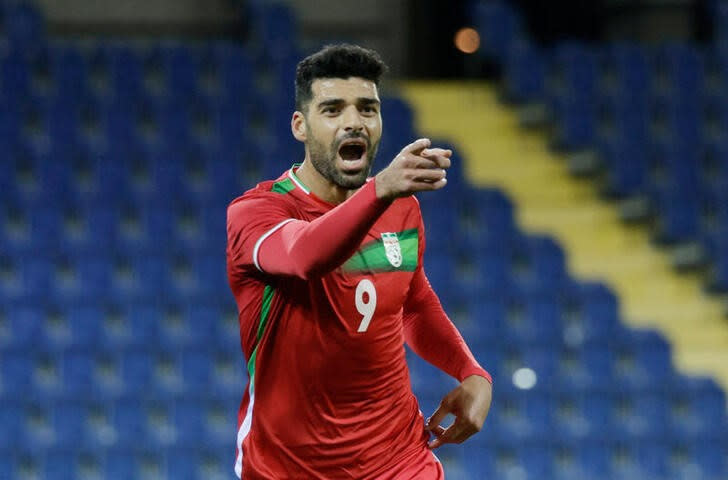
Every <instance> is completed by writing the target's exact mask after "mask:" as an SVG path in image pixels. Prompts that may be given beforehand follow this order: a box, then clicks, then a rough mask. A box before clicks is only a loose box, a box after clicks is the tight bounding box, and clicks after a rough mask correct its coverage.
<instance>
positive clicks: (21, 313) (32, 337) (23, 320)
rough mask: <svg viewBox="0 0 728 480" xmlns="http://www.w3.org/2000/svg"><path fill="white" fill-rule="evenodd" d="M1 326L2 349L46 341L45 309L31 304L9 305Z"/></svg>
mask: <svg viewBox="0 0 728 480" xmlns="http://www.w3.org/2000/svg"><path fill="white" fill-rule="evenodd" d="M2 318H3V322H2V326H1V327H0V349H2V348H29V347H33V346H34V345H35V346H40V345H43V343H44V333H45V332H44V325H43V323H44V320H45V316H44V311H43V309H42V307H40V306H35V305H31V304H20V305H12V304H11V305H7V306H5V309H4V312H3V316H2Z"/></svg>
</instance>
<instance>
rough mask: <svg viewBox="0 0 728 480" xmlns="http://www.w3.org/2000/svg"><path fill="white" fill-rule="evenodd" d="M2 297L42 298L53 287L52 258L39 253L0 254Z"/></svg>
mask: <svg viewBox="0 0 728 480" xmlns="http://www.w3.org/2000/svg"><path fill="white" fill-rule="evenodd" d="M0 269H1V270H2V271H3V275H2V277H0V298H2V299H4V300H5V301H29V300H31V299H36V298H41V297H42V296H43V295H45V294H46V293H47V292H48V291H49V290H50V288H51V283H50V279H51V278H52V277H53V264H52V262H51V259H49V258H44V257H42V256H39V255H32V254H29V255H27V256H16V257H12V258H10V257H6V256H0Z"/></svg>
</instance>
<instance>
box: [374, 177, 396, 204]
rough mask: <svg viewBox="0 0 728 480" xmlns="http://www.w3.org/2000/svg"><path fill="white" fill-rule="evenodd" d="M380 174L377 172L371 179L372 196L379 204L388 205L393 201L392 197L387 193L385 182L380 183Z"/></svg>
mask: <svg viewBox="0 0 728 480" xmlns="http://www.w3.org/2000/svg"><path fill="white" fill-rule="evenodd" d="M381 174H382V173H381V172H379V173H378V174H376V175H375V176H374V177H373V178H372V181H371V183H373V184H374V194H375V196H376V198H377V200H379V201H380V202H387V203H389V202H391V201H392V200H394V196H393V195H392V193H391V192H390V191H389V189H388V188H387V187H386V183H387V182H386V181H382V179H381V177H380V175H381Z"/></svg>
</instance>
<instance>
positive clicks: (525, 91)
mask: <svg viewBox="0 0 728 480" xmlns="http://www.w3.org/2000/svg"><path fill="white" fill-rule="evenodd" d="M545 56H546V54H545V53H544V52H543V51H542V50H541V49H540V48H539V47H538V46H536V45H532V44H531V43H530V42H525V41H521V42H516V43H515V44H514V46H513V48H511V50H510V51H509V52H508V58H507V59H506V63H505V92H506V95H507V98H508V99H509V100H510V101H513V102H516V103H535V102H542V101H543V100H544V96H545V93H546V58H545Z"/></svg>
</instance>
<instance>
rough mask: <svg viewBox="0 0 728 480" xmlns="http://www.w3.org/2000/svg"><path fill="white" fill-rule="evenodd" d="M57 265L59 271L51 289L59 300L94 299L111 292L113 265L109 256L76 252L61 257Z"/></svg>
mask: <svg viewBox="0 0 728 480" xmlns="http://www.w3.org/2000/svg"><path fill="white" fill-rule="evenodd" d="M57 265H58V268H59V272H58V273H57V275H56V280H55V281H54V282H53V288H52V290H51V291H52V292H53V295H54V298H56V299H57V300H58V301H62V302H69V301H70V302H74V301H78V302H82V301H93V300H95V299H98V298H105V297H106V296H108V295H110V294H111V291H112V289H113V283H112V276H113V265H112V264H111V262H109V257H108V256H96V257H90V256H87V255H86V254H85V253H76V254H75V255H68V256H64V257H61V258H60V259H59V260H58V263H57Z"/></svg>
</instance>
